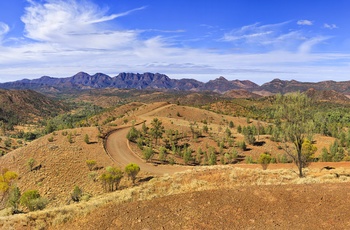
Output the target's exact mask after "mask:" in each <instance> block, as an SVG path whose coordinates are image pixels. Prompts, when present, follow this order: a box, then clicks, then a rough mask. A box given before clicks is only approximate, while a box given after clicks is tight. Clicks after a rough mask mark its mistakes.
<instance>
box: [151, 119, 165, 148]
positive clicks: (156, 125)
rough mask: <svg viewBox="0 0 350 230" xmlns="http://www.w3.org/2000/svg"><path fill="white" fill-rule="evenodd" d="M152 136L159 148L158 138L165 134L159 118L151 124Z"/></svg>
mask: <svg viewBox="0 0 350 230" xmlns="http://www.w3.org/2000/svg"><path fill="white" fill-rule="evenodd" d="M151 125H152V127H151V135H152V137H153V138H154V139H155V145H156V146H157V143H158V138H162V136H163V133H164V132H165V130H164V126H163V125H162V122H161V121H160V120H159V119H158V118H154V119H153V120H152V122H151Z"/></svg>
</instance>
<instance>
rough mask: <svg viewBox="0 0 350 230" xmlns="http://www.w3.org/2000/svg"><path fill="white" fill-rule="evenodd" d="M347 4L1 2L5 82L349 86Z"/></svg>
mask: <svg viewBox="0 0 350 230" xmlns="http://www.w3.org/2000/svg"><path fill="white" fill-rule="evenodd" d="M349 10H350V1H348V0H332V1H331V0H307V1H305V0H284V1H281V0H264V1H261V0H176V1H175V0H168V1H165V0H64V1H63V0H0V82H8V81H15V80H20V79H24V78H27V79H34V78H39V77H41V76H44V75H46V76H51V77H70V76H73V75H74V74H76V73H78V72H80V71H83V72H87V73H89V74H91V75H92V74H95V73H105V74H108V75H110V76H111V77H113V76H116V75H118V73H120V72H133V73H144V72H152V73H162V74H166V75H168V76H169V77H170V78H173V79H181V78H194V79H197V80H200V81H202V82H207V81H209V80H213V79H215V78H218V77H220V76H223V77H225V78H226V79H228V80H235V79H239V80H251V81H253V82H255V83H257V84H263V83H266V82H269V81H271V80H273V79H275V78H279V79H283V80H292V79H293V80H298V81H304V82H305V81H308V82H318V81H324V80H334V81H347V80H350V23H349V21H350V20H349V19H350V14H349Z"/></svg>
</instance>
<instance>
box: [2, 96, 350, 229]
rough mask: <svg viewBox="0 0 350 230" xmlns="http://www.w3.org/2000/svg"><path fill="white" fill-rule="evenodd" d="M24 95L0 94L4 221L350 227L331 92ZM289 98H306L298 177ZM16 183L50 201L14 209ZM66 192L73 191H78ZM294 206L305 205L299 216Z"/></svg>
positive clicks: (344, 129)
mask: <svg viewBox="0 0 350 230" xmlns="http://www.w3.org/2000/svg"><path fill="white" fill-rule="evenodd" d="M3 92H5V95H8V93H9V92H7V91H6V90H4V91H3ZM16 92H17V91H16V90H11V93H12V94H13V93H16ZM18 93H19V95H21V94H22V91H21V90H19V91H18ZM31 94H33V95H34V96H35V98H38V97H39V96H38V93H37V92H35V93H31ZM31 94H29V95H28V94H26V95H27V96H26V100H24V99H21V100H20V101H21V103H18V102H16V101H15V100H9V102H6V103H9V104H7V106H6V108H9V109H11V108H13V109H15V110H13V111H12V112H13V113H16V114H18V120H17V121H14V122H13V123H12V125H11V126H8V124H9V123H8V120H6V119H5V118H6V116H4V115H3V118H2V120H1V121H2V124H3V129H2V134H1V138H2V141H1V142H0V148H1V149H2V151H3V152H2V153H3V154H2V155H3V156H1V157H0V166H1V167H0V169H1V172H2V174H1V175H2V178H5V176H6V175H7V174H6V172H15V173H16V174H17V175H18V178H15V179H14V180H11V181H10V182H6V180H5V179H1V180H3V181H2V182H4V183H9V185H10V187H9V189H8V190H5V187H2V188H3V190H2V199H3V200H2V203H1V205H2V210H1V211H0V228H4V229H11V228H12V229H72V228H75V229H90V228H101V227H102V228H106V229H108V228H110V229H114V228H120V229H129V228H130V226H132V227H133V228H137V229H140V228H152V229H153V228H165V229H169V228H171V229H203V228H207V229H208V228H209V229H210V228H217V227H219V228H222V229H232V228H252V229H260V228H262V227H263V226H266V227H267V228H269V229H277V228H294V227H296V226H302V227H301V229H308V228H315V227H317V226H322V228H324V229H326V228H329V227H330V226H333V227H334V226H335V228H336V229H344V228H345V229H346V228H348V227H349V226H350V223H349V222H348V221H347V218H346V215H343V214H342V213H347V212H348V211H349V210H348V208H347V207H349V203H348V199H347V196H348V193H347V190H348V189H349V186H350V163H349V162H350V161H349V159H350V155H349V145H350V141H349V140H350V135H349V127H350V120H349V117H348V115H347V114H348V111H349V106H350V104H349V102H348V99H347V97H341V96H339V95H340V94H338V93H336V92H332V93H330V91H329V92H328V93H325V92H324V91H323V92H321V91H317V90H315V89H310V90H308V91H306V92H305V93H304V94H301V93H292V94H286V95H279V94H276V95H269V96H256V95H255V94H248V93H247V94H244V95H243V94H242V91H237V92H236V93H234V92H231V94H230V96H229V97H228V94H218V93H215V92H188V91H163V90H151V89H148V90H135V89H128V90H125V89H93V90H91V89H89V90H82V91H79V90H78V91H72V92H70V93H68V92H65V93H64V94H62V93H60V94H52V93H48V94H46V95H45V94H40V97H39V98H42V99H40V100H37V99H33V100H31V99H30V98H31V96H30V95H31ZM247 95H250V96H252V97H250V96H248V98H246V96H247ZM294 96H295V97H297V98H299V97H300V98H304V97H305V98H309V99H310V100H313V101H312V104H310V107H307V110H308V111H312V123H305V124H308V125H305V126H307V127H311V128H312V132H310V133H309V129H305V130H304V129H303V130H304V131H303V132H305V133H308V135H305V136H304V137H303V142H302V144H303V147H302V154H303V156H307V158H305V164H306V163H307V165H306V166H305V167H303V168H302V170H303V176H302V177H299V176H298V173H299V171H298V170H299V167H298V165H297V164H295V162H294V161H295V160H294V158H293V156H295V155H293V154H295V152H294V150H295V146H294V144H293V142H291V141H290V140H289V139H287V136H285V135H284V134H283V133H284V132H285V133H287V132H288V128H287V126H285V124H287V119H289V118H288V117H285V118H282V119H280V118H278V116H277V115H278V114H277V113H276V111H278V108H279V106H280V104H279V103H283V101H282V100H287V99H288V100H290V99H291V98H293V97H294ZM12 97H14V98H20V96H12ZM4 98H6V97H4ZM335 98H337V100H336V99H335ZM309 99H307V100H309ZM11 101H12V102H11ZM39 102H40V103H42V104H34V103H39ZM10 103H13V104H10ZM17 104H20V105H21V108H20V109H17V107H16V105H17ZM33 106H34V108H36V109H33ZM46 107H47V108H48V109H47V110H45V109H42V110H41V111H42V112H41V113H37V112H36V111H37V109H38V108H46ZM3 108H5V107H3ZM53 108H56V109H57V110H53ZM4 111H5V110H4ZM10 111H11V110H6V113H4V114H5V115H6V114H11V112H10ZM27 111H32V113H31V114H30V116H31V118H30V122H29V121H28V119H24V118H27V116H26V114H27V113H26V112H27ZM45 111H50V112H45ZM308 113H309V112H308ZM303 126H304V125H303ZM303 126H302V127H303ZM311 128H310V129H311ZM31 134H32V135H33V136H31ZM303 134H304V133H303ZM28 137H32V138H28ZM7 140H9V141H10V145H9V146H7V145H6V143H7V144H8V142H9V141H7ZM308 140H311V141H308ZM5 141H7V142H6V143H5ZM262 156H264V157H265V158H262ZM262 159H268V162H267V161H263V160H262ZM31 162H32V163H31ZM130 163H135V164H137V165H138V166H139V167H140V172H139V173H138V174H137V176H136V180H135V183H133V182H132V181H131V180H130V179H128V176H127V174H126V173H125V172H124V170H125V168H126V166H127V165H128V164H130ZM89 164H90V165H89ZM264 165H265V166H266V168H267V169H265V168H264V167H263V166H264ZM109 170H116V171H115V172H118V170H120V172H121V173H122V174H121V175H122V176H121V177H120V179H119V181H118V182H117V183H116V184H115V186H114V185H112V190H108V191H107V190H106V188H107V187H106V185H107V184H108V183H109V182H108V181H107V180H105V179H104V178H105V176H106V175H108V173H110V172H112V171H109ZM113 183H114V182H113ZM14 187H17V188H19V190H20V191H21V193H23V192H25V191H29V190H36V191H37V192H38V193H39V194H40V195H41V197H42V198H43V199H44V198H45V199H46V200H47V201H48V202H47V204H45V208H44V209H43V210H35V211H30V210H28V208H26V207H25V206H24V205H23V204H19V207H18V209H19V211H20V213H19V214H17V213H15V214H13V213H11V212H13V207H11V206H9V205H8V203H6V202H5V200H7V199H9V198H11V196H10V195H9V194H11V189H10V188H14ZM77 187H78V189H79V190H76V188H77ZM74 191H81V192H80V193H79V194H80V195H79V198H78V201H74V200H73V198H72V197H73V194H75V193H74ZM150 207H152V208H151V209H150ZM286 207H289V208H288V211H286V209H285V208H286ZM310 207H312V208H310ZM39 209H41V208H39ZM301 209H308V210H309V211H308V213H307V214H305V215H303V216H302V217H301V218H298V217H297V216H298V215H299V214H298V213H299V212H300V210H301ZM326 210H327V213H328V215H324V214H323V213H324V212H326ZM271 214H273V215H272V216H271ZM207 216H210V217H211V218H206V217H207ZM286 216H294V217H292V218H287V217H286ZM320 218H321V219H320ZM334 220H337V221H336V222H334Z"/></svg>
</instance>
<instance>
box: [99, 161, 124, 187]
mask: <svg viewBox="0 0 350 230" xmlns="http://www.w3.org/2000/svg"><path fill="white" fill-rule="evenodd" d="M122 178H123V172H122V171H121V170H120V169H118V168H116V167H111V166H108V167H107V168H106V172H105V173H103V174H102V175H101V176H100V180H101V181H102V184H103V187H104V189H105V191H109V192H110V191H114V190H117V189H118V186H119V183H120V181H121V179H122Z"/></svg>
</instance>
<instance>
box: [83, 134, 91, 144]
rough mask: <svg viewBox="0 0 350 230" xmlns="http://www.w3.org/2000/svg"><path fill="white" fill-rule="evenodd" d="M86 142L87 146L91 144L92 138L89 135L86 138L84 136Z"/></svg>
mask: <svg viewBox="0 0 350 230" xmlns="http://www.w3.org/2000/svg"><path fill="white" fill-rule="evenodd" d="M84 142H85V143H86V144H90V138H89V135H88V134H85V136H84Z"/></svg>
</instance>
